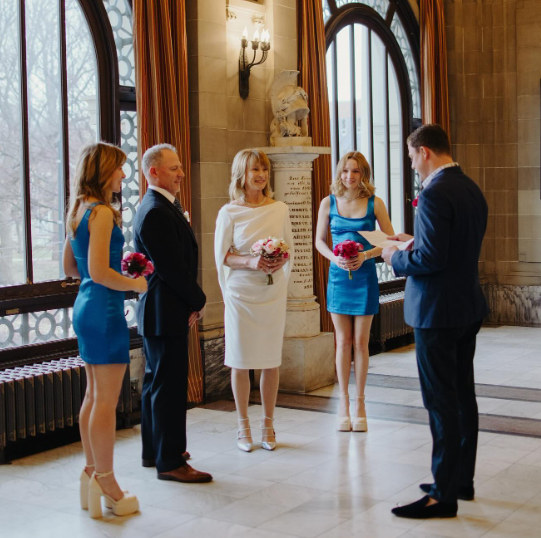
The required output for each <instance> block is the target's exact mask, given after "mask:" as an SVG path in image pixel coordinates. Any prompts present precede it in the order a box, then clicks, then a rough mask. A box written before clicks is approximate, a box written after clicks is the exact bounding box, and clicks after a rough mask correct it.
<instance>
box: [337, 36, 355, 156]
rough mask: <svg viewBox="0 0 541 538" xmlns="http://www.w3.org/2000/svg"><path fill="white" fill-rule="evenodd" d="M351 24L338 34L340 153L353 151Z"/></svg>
mask: <svg viewBox="0 0 541 538" xmlns="http://www.w3.org/2000/svg"><path fill="white" fill-rule="evenodd" d="M351 30H352V27H351V26H346V27H345V28H342V30H340V32H338V35H337V36H336V48H337V51H336V53H337V62H338V66H337V72H338V73H339V76H338V81H337V90H338V92H337V93H338V148H339V149H338V153H339V155H340V156H342V155H343V154H344V153H347V152H348V151H353V150H354V149H355V148H354V147H353V146H354V144H353V117H352V116H351V99H352V97H353V96H352V95H351V77H352V73H351V38H352V36H351Z"/></svg>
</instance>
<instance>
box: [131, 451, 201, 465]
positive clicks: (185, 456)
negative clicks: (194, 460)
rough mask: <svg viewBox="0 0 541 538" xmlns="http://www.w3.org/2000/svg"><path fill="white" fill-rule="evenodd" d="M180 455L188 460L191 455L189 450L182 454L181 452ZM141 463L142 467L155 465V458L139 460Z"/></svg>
mask: <svg viewBox="0 0 541 538" xmlns="http://www.w3.org/2000/svg"><path fill="white" fill-rule="evenodd" d="M182 457H183V458H184V459H185V460H189V459H190V458H191V455H190V453H189V452H184V454H182ZM141 463H142V465H143V467H156V460H145V459H143V460H141Z"/></svg>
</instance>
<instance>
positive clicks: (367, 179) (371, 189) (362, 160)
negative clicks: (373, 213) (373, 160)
mask: <svg viewBox="0 0 541 538" xmlns="http://www.w3.org/2000/svg"><path fill="white" fill-rule="evenodd" d="M349 159H353V160H355V161H357V164H358V165H359V168H360V169H361V185H360V188H361V192H360V195H361V198H370V197H371V196H373V195H374V193H375V192H376V187H375V186H374V184H373V183H372V181H371V179H372V170H371V169H370V165H369V164H368V161H367V160H366V157H365V156H364V155H363V154H362V153H360V152H359V151H350V152H349V153H346V154H345V155H344V156H343V157H342V158H341V159H340V160H339V161H338V164H337V166H336V176H335V178H334V181H333V182H332V184H331V192H332V194H334V195H336V196H343V195H344V191H345V190H346V189H345V187H344V184H343V183H342V172H343V171H344V168H345V167H346V163H347V162H348V161H349Z"/></svg>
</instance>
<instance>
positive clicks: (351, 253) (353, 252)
mask: <svg viewBox="0 0 541 538" xmlns="http://www.w3.org/2000/svg"><path fill="white" fill-rule="evenodd" d="M361 250H364V247H363V246H362V244H361V243H357V242H355V241H351V240H350V239H346V240H345V241H342V242H341V243H338V244H337V245H336V246H335V247H334V250H333V251H332V253H333V254H334V255H335V256H340V257H341V258H344V259H346V260H351V259H352V258H356V257H357V256H358V255H359V251H361ZM349 279H350V280H352V279H353V273H352V272H351V271H349Z"/></svg>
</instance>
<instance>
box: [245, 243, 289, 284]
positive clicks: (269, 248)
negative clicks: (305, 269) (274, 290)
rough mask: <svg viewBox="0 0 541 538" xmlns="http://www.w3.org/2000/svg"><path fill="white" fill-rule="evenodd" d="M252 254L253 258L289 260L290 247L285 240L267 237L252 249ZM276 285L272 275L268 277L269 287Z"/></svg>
mask: <svg viewBox="0 0 541 538" xmlns="http://www.w3.org/2000/svg"><path fill="white" fill-rule="evenodd" d="M250 254H251V255H252V256H261V257H263V258H266V259H273V258H279V257H280V256H281V257H283V258H289V245H288V244H287V243H286V242H285V241H284V240H283V239H278V238H277V237H265V239H259V240H258V241H256V242H255V243H254V244H253V245H252V246H251V248H250ZM271 284H274V280H273V279H272V275H271V274H268V275H267V286H270V285H271Z"/></svg>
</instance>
